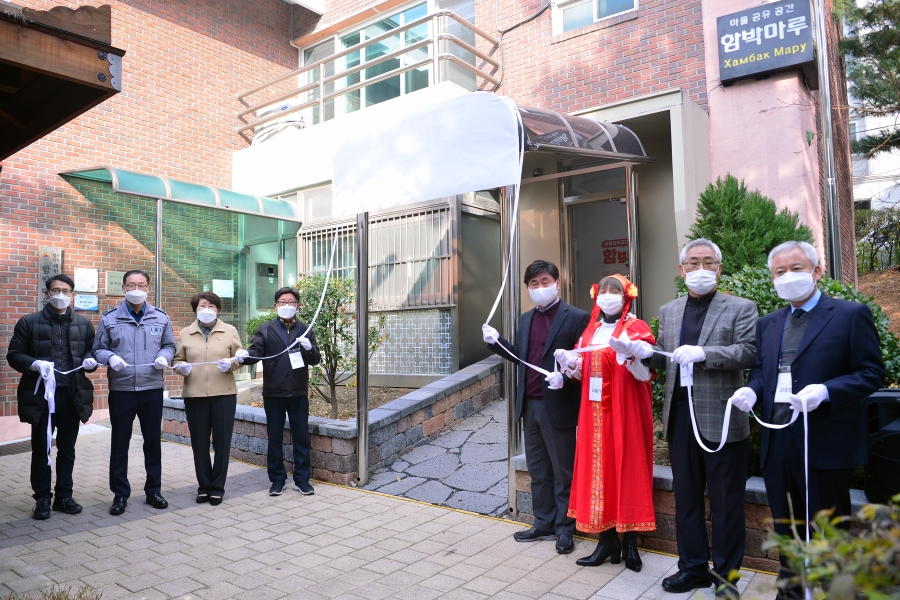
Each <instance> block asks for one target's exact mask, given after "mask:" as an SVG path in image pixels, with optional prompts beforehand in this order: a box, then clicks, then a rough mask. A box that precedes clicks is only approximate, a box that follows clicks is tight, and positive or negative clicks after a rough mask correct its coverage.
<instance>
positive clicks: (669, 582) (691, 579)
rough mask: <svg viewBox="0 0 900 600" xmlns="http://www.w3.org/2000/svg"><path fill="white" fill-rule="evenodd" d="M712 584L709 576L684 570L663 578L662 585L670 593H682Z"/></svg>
mask: <svg viewBox="0 0 900 600" xmlns="http://www.w3.org/2000/svg"><path fill="white" fill-rule="evenodd" d="M711 585H712V581H710V579H709V577H700V576H699V575H691V574H690V573H685V572H684V571H678V572H677V573H675V574H674V575H672V576H670V577H666V578H665V579H663V582H662V587H663V589H664V590H666V591H667V592H670V593H672V594H684V593H686V592H690V591H692V590H696V589H697V588H708V587H709V586H711Z"/></svg>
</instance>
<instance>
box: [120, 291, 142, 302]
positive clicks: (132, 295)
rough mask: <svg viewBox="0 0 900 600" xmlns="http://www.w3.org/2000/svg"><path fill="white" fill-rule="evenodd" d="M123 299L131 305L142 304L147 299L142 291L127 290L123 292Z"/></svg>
mask: <svg viewBox="0 0 900 600" xmlns="http://www.w3.org/2000/svg"><path fill="white" fill-rule="evenodd" d="M125 299H126V300H128V301H129V302H130V303H132V304H143V303H144V300H146V299H147V292H145V291H144V290H128V291H127V292H125Z"/></svg>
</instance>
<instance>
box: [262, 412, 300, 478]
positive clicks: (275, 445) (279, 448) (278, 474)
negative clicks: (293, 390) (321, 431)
mask: <svg viewBox="0 0 900 600" xmlns="http://www.w3.org/2000/svg"><path fill="white" fill-rule="evenodd" d="M263 409H264V410H265V411H266V428H267V431H268V437H269V450H268V454H267V457H266V468H267V469H268V471H269V481H271V482H272V483H279V482H280V483H284V482H285V481H287V469H285V467H284V444H283V439H284V417H285V414H287V417H288V419H290V425H291V440H292V441H293V445H294V483H305V482H307V481H309V476H310V465H309V398H308V397H307V396H290V397H273V396H264V397H263Z"/></svg>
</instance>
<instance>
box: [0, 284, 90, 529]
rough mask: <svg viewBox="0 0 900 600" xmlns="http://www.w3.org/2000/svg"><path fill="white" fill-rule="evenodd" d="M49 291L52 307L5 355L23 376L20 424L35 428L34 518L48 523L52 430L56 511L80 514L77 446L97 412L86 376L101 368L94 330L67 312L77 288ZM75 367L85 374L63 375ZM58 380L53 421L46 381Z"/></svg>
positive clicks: (22, 329)
mask: <svg viewBox="0 0 900 600" xmlns="http://www.w3.org/2000/svg"><path fill="white" fill-rule="evenodd" d="M46 288H47V289H46V291H45V292H44V295H45V297H46V298H47V300H48V303H47V304H46V305H45V306H44V308H43V309H41V310H39V311H38V312H36V313H31V314H30V315H25V316H24V317H22V318H21V319H19V320H18V322H16V327H15V330H14V331H13V337H12V339H11V340H10V342H9V349H8V350H7V353H6V360H7V362H9V366H11V367H12V368H13V369H15V370H16V371H18V372H20V373H22V379H21V380H20V381H19V389H18V392H17V397H18V401H19V402H18V405H19V406H18V408H19V420H20V421H22V422H23V423H30V424H31V488H32V490H33V491H34V499H35V500H36V501H37V503H36V504H35V506H34V511H33V516H34V518H35V519H38V520H43V519H48V518H50V509H51V505H50V501H51V500H52V499H53V493H52V492H51V491H50V489H51V488H50V481H51V475H52V473H51V469H50V447H49V445H50V439H49V435H50V433H51V432H52V431H53V429H54V428H55V429H56V488H55V491H56V500H55V501H53V506H52V509H53V510H57V511H62V512H65V513H67V514H70V515H75V514H78V513H80V512H81V505H79V504H78V503H77V502H76V501H75V499H74V498H72V469H73V467H74V466H75V440H76V439H77V438H78V427H79V424H78V422H79V421H81V422H82V423H87V421H88V419H89V418H90V416H91V413H92V412H93V410H94V386H93V384H92V383H91V381H90V380H89V379H88V378H87V376H86V375H85V371H87V372H91V371H94V370H95V369H96V368H97V362H96V361H95V360H94V358H93V354H92V353H91V347H92V346H93V344H94V326H93V325H91V322H90V321H88V320H87V319H86V318H84V317H83V316H81V315H78V314H75V311H73V310H72V309H71V308H70V307H69V303H70V302H71V299H72V293H73V290H74V288H75V283H74V282H73V281H72V279H71V278H69V277H67V276H66V275H56V276H55V277H53V278H51V279H50V280H48V281H47V284H46ZM76 367H84V368H83V369H79V370H78V371H75V372H74V373H69V374H67V375H64V374H63V373H62V372H64V371H70V370H72V369H75V368H76ZM54 369H55V370H56V372H54ZM54 375H55V379H56V393H55V394H54V396H53V398H54V404H55V407H53V408H54V410H53V413H52V415H51V411H50V406H49V403H48V402H47V400H45V399H44V391H45V385H46V381H47V379H48V377H50V376H54ZM42 379H43V380H44V381H43V382H42V381H41V380H42ZM48 419H49V420H50V423H49V427H48Z"/></svg>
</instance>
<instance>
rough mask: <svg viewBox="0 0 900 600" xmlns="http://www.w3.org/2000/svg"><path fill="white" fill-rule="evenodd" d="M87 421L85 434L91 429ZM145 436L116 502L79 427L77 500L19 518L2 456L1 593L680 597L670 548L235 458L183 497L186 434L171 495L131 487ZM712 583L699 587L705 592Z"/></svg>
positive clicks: (173, 467)
mask: <svg viewBox="0 0 900 600" xmlns="http://www.w3.org/2000/svg"><path fill="white" fill-rule="evenodd" d="M88 431H90V430H87V431H85V434H87V433H88ZM140 445H141V439H140V437H139V436H135V438H134V439H133V441H132V449H131V452H130V454H129V457H130V468H131V473H132V476H131V481H132V485H133V487H134V489H135V493H134V494H133V495H132V498H131V503H130V504H129V505H128V511H127V512H126V513H125V515H123V516H121V517H111V516H110V515H109V514H108V512H107V510H108V508H109V503H110V501H111V499H112V498H111V494H110V492H109V491H108V489H107V469H108V457H109V433H108V430H105V429H103V428H101V427H98V426H93V433H90V434H89V435H82V436H81V437H79V440H78V445H77V452H78V457H77V461H76V467H75V481H76V496H75V497H76V499H77V500H78V501H79V502H80V503H81V504H83V505H84V507H85V510H84V512H83V513H82V514H80V515H76V516H69V515H65V514H62V513H53V515H52V517H51V518H50V519H49V520H47V521H34V520H32V519H31V508H32V506H33V500H32V499H31V497H30V489H29V483H28V469H29V467H28V465H29V461H30V458H31V457H30V454H29V453H23V454H14V455H9V456H2V457H0V482H2V486H0V597H5V596H6V594H7V593H9V592H15V593H34V592H37V591H39V590H41V589H45V588H47V587H49V586H51V585H53V584H60V585H63V586H69V587H72V588H73V589H74V588H78V587H80V586H82V585H87V586H90V587H91V588H94V589H97V590H100V591H102V593H103V596H102V597H103V598H104V599H107V600H109V599H112V598H148V599H149V598H183V599H193V598H203V599H206V598H238V599H245V598H246V599H255V598H310V599H317V598H341V599H344V598H346V599H351V598H352V599H358V598H366V599H380V598H408V599H412V600H428V599H431V598H500V599H503V598H546V599H554V598H608V599H613V600H615V599H626V598H629V599H630V598H647V599H651V598H652V599H662V600H679V599H681V598H685V599H686V598H688V597H690V596H691V595H690V594H684V595H680V596H675V595H672V594H667V593H666V592H663V591H662V588H661V587H660V586H659V583H660V580H661V579H662V578H663V577H664V576H666V575H667V574H670V573H673V572H674V571H675V570H676V567H675V561H676V559H675V558H674V557H670V556H664V555H660V554H652V553H645V554H644V557H643V560H644V569H643V571H642V572H641V573H633V572H631V571H626V570H624V568H623V566H622V565H610V564H606V565H603V566H601V567H597V568H581V567H578V566H576V565H575V559H576V558H577V557H579V556H584V555H586V554H588V553H589V552H590V551H591V549H592V547H593V542H588V541H584V540H578V541H577V542H576V550H575V552H574V553H573V554H569V555H567V556H560V555H558V554H556V552H555V550H554V544H553V543H552V542H537V543H532V544H520V543H516V542H515V541H513V540H512V534H513V533H514V532H515V531H518V530H519V529H521V527H522V525H520V524H518V523H514V522H510V521H503V520H499V519H495V518H490V517H485V516H481V515H476V514H471V513H464V512H460V511H457V510H453V509H449V508H446V507H440V506H435V505H430V504H425V503H421V502H414V501H411V500H405V499H401V498H396V497H391V496H387V495H383V494H378V493H373V492H367V491H364V490H357V489H352V488H346V487H339V486H332V485H326V484H315V485H316V494H315V495H314V496H301V495H300V494H299V493H296V492H292V491H288V492H285V495H283V496H281V497H274V498H273V497H270V496H269V495H268V493H267V489H268V485H269V483H268V478H267V477H266V473H265V470H264V469H260V468H258V467H255V466H251V465H246V464H242V463H238V462H234V461H232V463H231V466H230V471H229V479H228V485H227V486H226V487H227V491H226V495H225V501H224V502H223V503H222V504H221V505H220V506H217V507H212V506H209V505H208V504H204V505H197V504H195V503H194V496H195V493H196V487H195V486H196V484H195V481H194V472H193V462H192V457H191V451H190V448H188V447H186V446H181V445H178V444H172V443H165V442H164V443H163V445H162V448H163V495H164V496H165V497H166V498H167V499H168V500H169V504H170V507H169V508H168V509H167V510H161V511H160V510H154V509H152V508H150V507H149V506H147V505H145V504H143V503H142V500H143V495H142V493H141V487H142V483H143V478H144V475H143V466H142V454H141V450H140ZM773 583H774V578H773V577H772V576H770V575H764V574H755V573H751V572H745V573H743V579H742V581H741V583H740V588H741V589H742V591H743V593H744V597H745V598H759V599H769V598H773V597H774V593H773V591H772V585H773ZM710 592H711V590H708V591H706V592H700V593H698V594H696V595H695V597H702V596H706V597H710V596H711V594H710Z"/></svg>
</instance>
